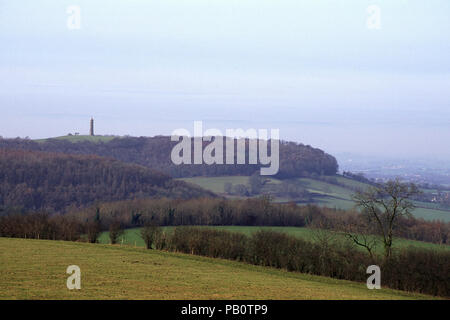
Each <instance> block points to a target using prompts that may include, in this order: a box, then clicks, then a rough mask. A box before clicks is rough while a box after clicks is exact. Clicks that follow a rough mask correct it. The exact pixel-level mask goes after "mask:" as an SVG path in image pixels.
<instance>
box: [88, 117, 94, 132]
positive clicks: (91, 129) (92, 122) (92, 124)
mask: <svg viewBox="0 0 450 320" xmlns="http://www.w3.org/2000/svg"><path fill="white" fill-rule="evenodd" d="M89 135H90V136H94V118H91V128H90V130H89Z"/></svg>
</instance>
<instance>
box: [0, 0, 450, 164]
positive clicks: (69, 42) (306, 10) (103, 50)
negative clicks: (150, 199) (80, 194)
mask: <svg viewBox="0 0 450 320" xmlns="http://www.w3.org/2000/svg"><path fill="white" fill-rule="evenodd" d="M70 5H76V6H79V7H80V9H81V25H80V26H81V29H76V30H70V29H69V28H68V27H67V19H68V17H69V14H68V13H67V12H66V10H67V7H68V6H70ZM369 5H377V6H378V7H379V8H380V10H381V15H380V19H381V20H380V21H381V25H380V26H381V28H380V29H370V28H368V26H367V21H368V18H369V16H370V14H369V13H368V12H367V8H368V6H369ZM449 16H450V1H448V0H427V1H424V0H373V1H366V0H345V1H338V0H334V1H332V0H308V1H306V0H305V1H301V0H292V1H291V0H289V1H288V0H271V1H267V0H251V1H250V0H190V1H187V0H120V1H119V0H71V1H65V0H58V1H55V0H53V1H44V0H28V1H25V0H21V1H17V0H0V135H2V136H4V137H16V136H21V137H25V136H30V137H31V138H43V137H50V136H60V135H65V134H67V133H69V132H72V133H73V132H80V133H82V134H83V133H87V132H88V129H89V118H90V117H91V116H94V118H95V119H96V131H97V133H98V134H118V135H123V134H130V135H135V136H140V135H144V136H153V135H157V134H170V133H171V132H172V131H173V130H174V129H177V128H180V127H183V128H187V129H189V130H191V131H192V130H193V128H192V126H193V121H194V120H203V121H204V125H205V127H207V128H208V127H209V128H212V127H217V128H220V129H225V128H239V127H241V128H267V129H270V128H279V129H280V135H281V137H282V138H284V139H288V140H295V141H299V142H303V143H306V144H311V145H313V146H316V147H320V148H323V149H324V150H326V151H328V152H330V153H338V152H345V151H347V152H349V151H350V152H353V153H360V154H383V153H387V154H390V155H395V156H399V157H412V156H413V157H416V156H425V157H426V156H430V157H437V158H441V159H450V148H449V147H448V146H449V141H450V19H449ZM371 21H372V20H371Z"/></svg>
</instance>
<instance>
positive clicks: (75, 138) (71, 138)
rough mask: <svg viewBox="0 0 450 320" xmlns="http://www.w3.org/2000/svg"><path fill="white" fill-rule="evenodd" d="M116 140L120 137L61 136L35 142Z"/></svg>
mask: <svg viewBox="0 0 450 320" xmlns="http://www.w3.org/2000/svg"><path fill="white" fill-rule="evenodd" d="M115 138H119V137H118V136H89V135H78V136H76V135H72V136H61V137H54V138H48V139H39V140H35V141H36V142H45V141H48V140H50V139H56V140H66V141H70V142H81V141H90V142H108V141H111V140H113V139H115Z"/></svg>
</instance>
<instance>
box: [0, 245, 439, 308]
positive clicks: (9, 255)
mask: <svg viewBox="0 0 450 320" xmlns="http://www.w3.org/2000/svg"><path fill="white" fill-rule="evenodd" d="M0 246H1V248H2V252H1V255H0V268H1V270H2V276H1V278H0V299H161V300H163V299H432V298H433V297H430V296H426V295H421V294H413V293H407V292H402V291H397V290H390V289H384V288H383V289H381V290H368V289H367V288H366V285H365V284H363V283H355V282H350V281H343V280H335V279H331V278H326V277H318V276H311V275H306V274H300V273H293V272H286V271H283V270H277V269H272V268H266V267H258V266H253V265H248V264H244V263H239V262H233V261H226V260H221V259H211V258H205V257H198V256H191V255H186V254H177V253H168V252H162V251H156V250H145V249H143V248H132V247H128V246H118V245H115V246H112V245H101V244H87V243H76V242H64V241H49V240H30V239H9V238H0ZM74 264H75V265H78V266H79V267H80V269H81V290H68V289H67V288H66V280H67V277H68V276H69V275H67V274H66V268H67V267H68V266H69V265H74Z"/></svg>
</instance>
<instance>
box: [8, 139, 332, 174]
mask: <svg viewBox="0 0 450 320" xmlns="http://www.w3.org/2000/svg"><path fill="white" fill-rule="evenodd" d="M235 143H236V141H235ZM247 143H248V141H247ZM176 144H177V142H173V141H171V140H170V137H168V136H156V137H139V138H138V137H121V138H115V139H113V140H111V141H108V142H95V143H94V142H90V141H81V142H76V143H72V142H70V141H67V140H59V139H48V140H46V141H44V142H35V141H32V140H28V139H18V138H17V139H0V148H7V149H22V150H32V151H45V152H58V153H66V154H84V155H98V156H103V157H110V158H113V159H116V160H120V161H123V162H127V163H133V164H139V165H142V166H146V167H148V168H152V169H154V170H158V171H161V172H163V173H165V174H168V175H170V176H172V177H175V178H179V177H193V176H222V175H252V174H253V173H255V172H257V171H259V168H260V165H250V164H239V165H238V164H235V165H206V164H202V165H194V164H192V165H189V164H182V165H175V164H173V163H172V161H171V157H170V155H171V151H172V148H173V147H174V146H175V145H176ZM203 144H204V146H206V145H207V144H208V142H204V143H203ZM191 145H192V146H193V143H191ZM224 146H225V143H224ZM268 150H269V154H270V144H268ZM224 154H225V152H224ZM246 159H247V161H246V163H248V148H246ZM224 163H225V162H224ZM235 163H236V160H235ZM337 170H338V164H337V161H336V159H335V158H334V157H333V156H331V155H329V154H327V153H325V152H323V151H322V150H320V149H316V148H313V147H311V146H306V145H303V144H298V143H294V142H285V141H281V142H280V170H279V173H278V175H277V176H278V177H279V178H293V177H305V176H310V175H312V174H315V175H334V174H336V172H337Z"/></svg>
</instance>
